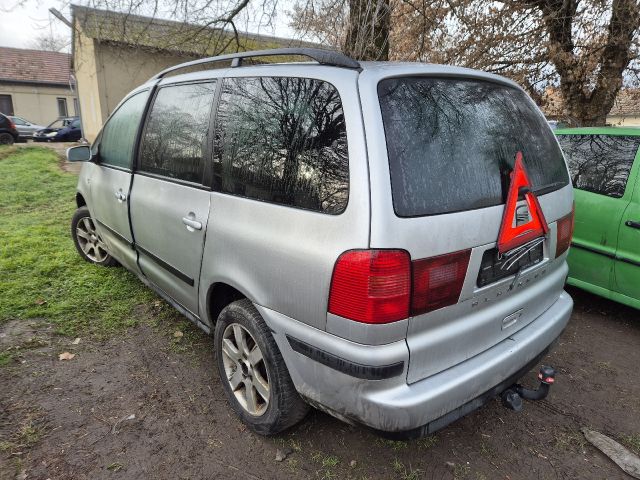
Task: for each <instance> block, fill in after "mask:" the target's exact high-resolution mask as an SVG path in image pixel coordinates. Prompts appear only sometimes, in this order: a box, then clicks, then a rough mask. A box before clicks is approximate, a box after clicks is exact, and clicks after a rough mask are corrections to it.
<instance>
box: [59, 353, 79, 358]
mask: <svg viewBox="0 0 640 480" xmlns="http://www.w3.org/2000/svg"><path fill="white" fill-rule="evenodd" d="M75 356H76V354H75V353H70V352H63V353H61V354H60V355H58V360H71V359H73V357H75Z"/></svg>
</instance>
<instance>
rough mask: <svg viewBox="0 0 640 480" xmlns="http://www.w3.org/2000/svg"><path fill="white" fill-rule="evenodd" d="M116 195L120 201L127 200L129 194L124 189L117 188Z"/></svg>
mask: <svg viewBox="0 0 640 480" xmlns="http://www.w3.org/2000/svg"><path fill="white" fill-rule="evenodd" d="M115 196H116V199H117V200H118V201H119V202H120V203H122V202H126V201H127V195H126V194H125V193H124V192H123V191H122V189H120V190H116V192H115Z"/></svg>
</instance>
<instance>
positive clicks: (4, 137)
mask: <svg viewBox="0 0 640 480" xmlns="http://www.w3.org/2000/svg"><path fill="white" fill-rule="evenodd" d="M17 141H18V130H16V126H15V125H14V123H13V121H12V120H11V119H10V118H9V117H7V116H6V115H4V114H2V113H0V145H12V144H13V143H14V142H17Z"/></svg>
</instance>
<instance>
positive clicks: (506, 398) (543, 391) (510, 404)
mask: <svg viewBox="0 0 640 480" xmlns="http://www.w3.org/2000/svg"><path fill="white" fill-rule="evenodd" d="M555 378H556V371H555V369H554V368H553V367H548V366H543V367H542V368H541V369H540V372H538V380H540V385H539V386H538V389H537V390H531V389H529V388H525V387H523V386H522V385H520V384H519V383H516V384H515V385H512V386H511V387H509V388H508V389H506V390H505V391H504V392H502V395H501V398H502V404H503V405H504V406H505V407H507V408H510V409H511V410H515V411H516V412H519V411H521V410H522V399H523V398H525V399H527V400H542V399H543V398H546V396H547V395H549V389H550V388H551V385H553V383H554V382H555Z"/></svg>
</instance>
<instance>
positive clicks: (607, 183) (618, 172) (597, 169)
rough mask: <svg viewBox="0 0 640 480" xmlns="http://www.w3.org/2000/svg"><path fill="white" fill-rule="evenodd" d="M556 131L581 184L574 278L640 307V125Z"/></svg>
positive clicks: (578, 188)
mask: <svg viewBox="0 0 640 480" xmlns="http://www.w3.org/2000/svg"><path fill="white" fill-rule="evenodd" d="M555 133H556V135H557V136H558V141H559V142H560V145H561V146H562V150H563V151H564V154H565V157H566V159H567V162H568V165H569V171H570V173H571V181H572V182H573V186H574V188H575V201H576V218H575V232H574V236H573V242H572V244H571V245H572V248H571V252H570V253H569V259H568V262H569V279H568V282H569V284H571V285H575V286H576V287H580V288H583V289H585V290H588V291H589V292H592V293H595V294H597V295H601V296H603V297H606V298H610V299H612V300H615V301H618V302H620V303H624V304H626V305H629V306H632V307H635V308H640V180H639V179H638V177H640V152H639V150H638V148H639V147H640V128H618V127H603V128H573V129H559V130H556V131H555Z"/></svg>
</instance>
